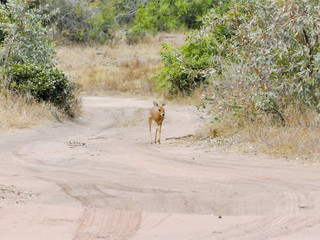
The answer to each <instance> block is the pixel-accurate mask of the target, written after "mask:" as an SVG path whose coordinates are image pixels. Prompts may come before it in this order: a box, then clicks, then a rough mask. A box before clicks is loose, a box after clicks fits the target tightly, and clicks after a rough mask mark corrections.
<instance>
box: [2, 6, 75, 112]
mask: <svg viewBox="0 0 320 240" xmlns="http://www.w3.org/2000/svg"><path fill="white" fill-rule="evenodd" d="M33 3H34V1H24V0H8V1H7V4H6V5H4V4H1V5H0V15H2V16H3V19H4V20H5V21H2V22H1V23H0V27H1V29H2V30H3V31H4V32H5V38H4V41H3V42H2V44H1V48H0V49H1V52H2V56H1V58H0V73H2V78H1V79H0V81H1V87H2V88H4V89H9V90H14V91H16V93H18V94H25V93H30V94H31V95H32V96H33V97H34V98H35V99H36V100H38V101H48V102H51V103H52V104H54V105H55V106H57V107H59V108H60V109H62V110H63V111H64V112H65V113H66V114H68V115H70V116H75V113H76V112H75V111H76V110H77V108H78V106H77V105H78V103H77V99H76V96H75V91H74V90H75V86H74V84H73V83H71V82H69V81H68V78H67V76H66V75H65V74H64V73H63V72H61V71H60V70H58V69H57V68H55V67H54V66H55V59H54V57H55V56H56V55H55V51H54V43H53V41H52V36H51V35H50V33H51V28H50V27H48V26H44V24H43V22H45V21H46V20H47V19H48V18H49V16H48V15H45V14H43V12H42V11H41V9H37V8H34V7H33V5H30V4H33ZM0 90H1V89H0Z"/></svg>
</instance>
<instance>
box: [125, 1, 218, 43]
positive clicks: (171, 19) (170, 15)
mask: <svg viewBox="0 0 320 240" xmlns="http://www.w3.org/2000/svg"><path fill="white" fill-rule="evenodd" d="M217 3H218V1H209V0H199V1H188V0H179V1H172V0H160V1H155V0H151V1H147V3H146V4H140V5H139V8H138V10H137V11H136V17H135V19H134V22H133V26H132V27H130V29H131V30H132V32H133V34H131V35H129V37H132V36H134V37H135V38H137V37H140V38H143V37H144V36H145V35H146V33H149V34H156V33H157V32H159V31H167V32H170V31H174V30H178V29H198V28H200V26H201V22H200V21H199V20H198V19H199V18H200V17H201V16H203V15H204V14H205V13H206V12H207V11H209V10H210V9H211V8H212V7H213V6H215V5H216V4H217ZM139 34H140V35H139Z"/></svg>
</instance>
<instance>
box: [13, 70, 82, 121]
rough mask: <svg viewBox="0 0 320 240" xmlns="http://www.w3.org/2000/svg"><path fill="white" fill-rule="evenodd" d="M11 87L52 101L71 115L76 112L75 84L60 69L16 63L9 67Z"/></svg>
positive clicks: (43, 99) (19, 91)
mask: <svg viewBox="0 0 320 240" xmlns="http://www.w3.org/2000/svg"><path fill="white" fill-rule="evenodd" d="M9 74H10V79H11V82H10V89H11V90H13V91H16V92H18V93H20V94H26V93H30V94H31V95H32V96H33V97H34V98H35V99H36V100H38V101H46V102H51V103H53V104H54V105H55V106H57V107H58V108H60V109H62V110H63V111H64V112H65V113H67V114H68V115H69V116H74V115H75V112H74V109H75V107H76V106H75V105H76V104H77V103H76V100H75V95H74V91H75V84H74V83H72V82H70V81H69V80H68V78H67V76H66V75H65V74H64V73H63V72H61V71H60V70H59V69H57V68H54V67H48V66H45V65H30V64H16V65H13V66H12V67H11V68H10V69H9Z"/></svg>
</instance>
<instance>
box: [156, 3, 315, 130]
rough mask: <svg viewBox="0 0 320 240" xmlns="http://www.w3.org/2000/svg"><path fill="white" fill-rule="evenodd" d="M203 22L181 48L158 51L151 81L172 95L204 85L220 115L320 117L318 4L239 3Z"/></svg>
mask: <svg viewBox="0 0 320 240" xmlns="http://www.w3.org/2000/svg"><path fill="white" fill-rule="evenodd" d="M270 13H272V16H271V15H270ZM202 22H203V27H202V28H201V29H200V30H199V31H195V32H194V33H193V34H191V35H190V36H189V39H188V40H187V41H186V43H185V44H184V45H183V46H182V47H179V48H177V49H172V48H168V47H167V46H165V47H164V49H163V51H162V61H163V63H164V69H163V70H161V71H160V72H159V74H158V76H156V80H157V81H158V83H159V81H160V83H161V82H162V83H163V81H165V83H170V84H163V85H166V86H169V87H170V88H172V89H173V90H174V91H171V92H172V93H176V92H177V91H187V92H188V91H189V92H192V90H193V89H194V87H193V86H198V85H199V84H197V82H200V81H201V82H204V83H207V82H209V83H210V84H211V86H212V87H213V89H214V90H213V93H212V96H211V97H209V101H212V102H214V103H215V104H219V105H220V106H221V107H220V109H221V111H225V110H226V109H229V110H231V111H233V112H234V114H235V115H244V116H249V115H250V116H251V117H252V118H254V117H255V115H256V114H257V113H258V112H264V113H266V114H271V115H273V116H274V118H273V119H274V120H278V121H280V122H281V124H285V117H284V116H285V115H284V112H285V110H286V109H287V108H289V107H291V106H299V105H300V106H301V109H303V107H304V106H306V107H309V108H315V109H317V111H318V112H319V113H320V60H319V59H320V55H319V52H320V41H319V35H320V27H319V26H318V24H315V23H318V22H320V5H319V3H318V2H317V1H294V2H290V3H289V2H285V1H271V0H259V1H253V0H242V1H238V2H237V3H233V4H232V5H230V4H229V8H225V6H223V7H218V8H216V9H213V10H212V11H210V12H209V13H208V14H207V15H206V16H205V17H203V18H202ZM188 89H190V90H188Z"/></svg>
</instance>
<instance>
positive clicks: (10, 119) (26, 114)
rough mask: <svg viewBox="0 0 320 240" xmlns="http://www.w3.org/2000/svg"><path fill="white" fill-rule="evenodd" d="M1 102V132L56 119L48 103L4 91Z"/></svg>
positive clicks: (0, 97)
mask: <svg viewBox="0 0 320 240" xmlns="http://www.w3.org/2000/svg"><path fill="white" fill-rule="evenodd" d="M0 102H1V104H0V116H1V117H0V132H6V131H9V130H10V131H13V130H18V129H22V128H30V127H34V126H37V125H40V124H43V123H44V122H48V121H52V120H54V117H53V115H52V109H51V106H49V105H48V104H39V103H37V102H34V101H32V100H29V99H27V98H25V97H17V96H11V95H8V94H3V93H2V94H0Z"/></svg>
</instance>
